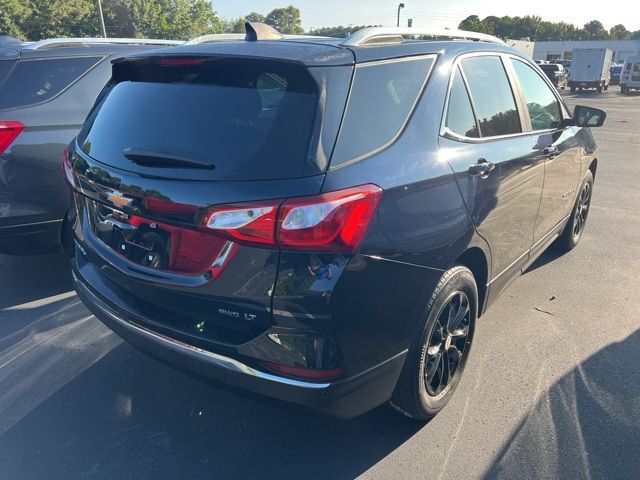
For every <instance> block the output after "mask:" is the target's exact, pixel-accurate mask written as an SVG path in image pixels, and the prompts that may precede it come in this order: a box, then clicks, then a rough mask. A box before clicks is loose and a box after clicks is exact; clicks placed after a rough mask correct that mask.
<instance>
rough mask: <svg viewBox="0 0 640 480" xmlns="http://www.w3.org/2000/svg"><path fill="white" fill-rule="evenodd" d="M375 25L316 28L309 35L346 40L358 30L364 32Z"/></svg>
mask: <svg viewBox="0 0 640 480" xmlns="http://www.w3.org/2000/svg"><path fill="white" fill-rule="evenodd" d="M373 26H375V25H360V26H356V25H348V26H346V27H345V26H342V25H340V26H339V27H323V28H316V29H313V30H310V31H309V35H317V36H319V37H336V38H346V37H348V36H349V35H350V34H352V33H354V32H357V31H358V30H362V29H363V28H367V27H373Z"/></svg>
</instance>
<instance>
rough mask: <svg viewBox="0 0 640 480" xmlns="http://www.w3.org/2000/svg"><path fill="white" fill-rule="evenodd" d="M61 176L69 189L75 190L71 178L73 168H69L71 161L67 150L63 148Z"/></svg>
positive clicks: (73, 181) (74, 184)
mask: <svg viewBox="0 0 640 480" xmlns="http://www.w3.org/2000/svg"><path fill="white" fill-rule="evenodd" d="M62 174H63V175H64V178H65V179H66V180H67V182H68V183H69V185H70V186H71V188H76V181H75V179H74V178H73V168H72V167H71V160H70V159H69V149H68V148H65V149H64V152H62Z"/></svg>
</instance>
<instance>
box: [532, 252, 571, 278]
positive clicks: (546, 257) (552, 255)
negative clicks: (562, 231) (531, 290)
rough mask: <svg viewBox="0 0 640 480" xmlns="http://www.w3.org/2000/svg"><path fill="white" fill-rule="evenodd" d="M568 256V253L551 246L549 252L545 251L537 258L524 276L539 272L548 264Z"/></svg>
mask: <svg viewBox="0 0 640 480" xmlns="http://www.w3.org/2000/svg"><path fill="white" fill-rule="evenodd" d="M566 254H567V252H564V251H562V250H560V249H558V248H555V247H554V246H551V247H549V248H547V250H545V251H544V253H542V255H540V256H539V257H538V258H536V260H535V261H534V262H533V263H532V264H531V265H529V267H528V268H527V269H526V270H525V271H524V272H523V274H527V273H530V272H533V271H534V270H537V269H538V268H540V267H544V266H545V265H546V264H548V263H552V262H553V261H554V260H557V259H558V258H560V257H562V256H563V255H566Z"/></svg>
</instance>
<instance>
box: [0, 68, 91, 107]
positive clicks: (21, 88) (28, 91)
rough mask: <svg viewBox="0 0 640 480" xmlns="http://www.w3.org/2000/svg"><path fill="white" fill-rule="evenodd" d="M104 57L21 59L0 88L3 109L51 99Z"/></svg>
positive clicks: (0, 105)
mask: <svg viewBox="0 0 640 480" xmlns="http://www.w3.org/2000/svg"><path fill="white" fill-rule="evenodd" d="M101 59H102V57H71V58H52V59H44V60H21V61H20V62H18V64H17V65H16V66H15V68H14V69H13V71H12V72H11V75H10V76H9V78H7V79H6V81H5V82H4V85H3V86H2V89H0V108H13V107H23V106H27V105H34V104H36V103H42V102H45V101H47V100H50V99H51V98H53V97H54V96H56V95H57V94H59V93H60V92H61V91H62V90H64V89H65V88H67V87H68V86H69V85H71V84H72V83H73V82H74V81H76V80H77V79H78V78H80V77H81V76H82V75H83V74H84V73H85V72H86V71H87V70H89V69H90V68H91V67H93V66H94V65H95V64H96V63H98V62H99V61H100V60H101ZM0 75H1V72H0Z"/></svg>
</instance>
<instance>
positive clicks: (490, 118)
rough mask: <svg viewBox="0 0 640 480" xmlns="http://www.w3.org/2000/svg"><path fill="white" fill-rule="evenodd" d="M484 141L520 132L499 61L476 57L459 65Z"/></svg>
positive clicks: (511, 95)
mask: <svg viewBox="0 0 640 480" xmlns="http://www.w3.org/2000/svg"><path fill="white" fill-rule="evenodd" d="M461 65H462V69H463V71H464V74H465V77H466V79H467V82H468V84H469V92H470V94H471V100H472V102H473V105H474V107H475V110H476V115H477V117H478V123H479V124H480V125H479V126H480V132H482V136H483V137H494V136H499V135H509V134H513V133H520V132H522V126H521V125H520V117H519V115H518V110H517V108H516V101H515V98H514V96H513V92H512V90H511V86H510V85H509V80H508V78H507V74H506V72H505V69H504V66H503V65H502V61H501V60H500V58H499V57H494V56H478V57H469V58H465V59H463V60H462V61H461Z"/></svg>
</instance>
